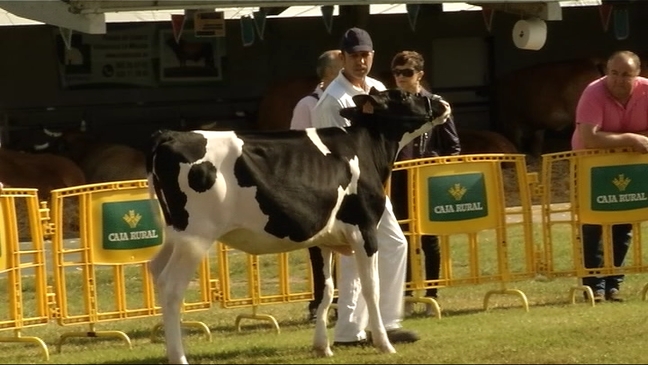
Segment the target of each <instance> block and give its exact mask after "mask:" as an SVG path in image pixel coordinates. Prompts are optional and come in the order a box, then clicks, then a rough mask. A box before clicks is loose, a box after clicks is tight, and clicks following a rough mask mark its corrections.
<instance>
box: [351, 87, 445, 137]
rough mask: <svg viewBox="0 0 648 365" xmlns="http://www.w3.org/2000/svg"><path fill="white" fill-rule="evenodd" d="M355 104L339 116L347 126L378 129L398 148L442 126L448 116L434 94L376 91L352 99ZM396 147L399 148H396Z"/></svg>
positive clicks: (393, 90) (440, 99)
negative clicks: (363, 124) (362, 124)
mask: <svg viewBox="0 0 648 365" xmlns="http://www.w3.org/2000/svg"><path fill="white" fill-rule="evenodd" d="M353 101H354V103H355V104H356V106H355V107H353V108H345V109H342V110H341V111H340V115H341V116H343V117H345V118H347V119H349V120H350V121H351V125H354V124H357V123H363V121H366V122H367V126H368V127H369V128H372V127H371V125H372V124H374V125H375V127H377V128H380V129H381V130H382V131H383V133H384V134H385V136H386V137H387V138H388V139H391V140H394V141H398V142H399V145H400V146H399V147H400V148H402V147H403V146H405V145H406V144H407V143H409V142H410V141H412V140H413V139H414V138H416V137H417V136H419V135H421V134H423V133H425V132H427V131H429V130H431V129H432V128H433V127H434V126H436V125H439V124H443V123H444V122H445V121H446V119H447V118H448V116H449V115H450V112H451V108H450V105H449V104H448V103H447V102H446V101H445V100H443V98H441V97H440V96H438V95H433V96H432V97H426V96H423V95H421V94H412V93H408V92H406V91H402V90H399V89H390V90H385V91H377V90H376V89H375V88H372V89H371V91H369V94H361V95H356V96H354V97H353ZM400 148H399V149H400Z"/></svg>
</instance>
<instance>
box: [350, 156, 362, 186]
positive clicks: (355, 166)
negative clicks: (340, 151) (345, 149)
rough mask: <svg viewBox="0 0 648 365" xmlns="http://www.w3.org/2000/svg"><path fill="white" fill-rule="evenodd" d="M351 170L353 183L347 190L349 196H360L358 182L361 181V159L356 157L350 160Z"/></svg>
mask: <svg viewBox="0 0 648 365" xmlns="http://www.w3.org/2000/svg"><path fill="white" fill-rule="evenodd" d="M349 168H350V170H351V182H350V183H349V187H348V188H347V194H358V180H360V159H359V158H358V156H355V157H354V158H352V159H351V160H349Z"/></svg>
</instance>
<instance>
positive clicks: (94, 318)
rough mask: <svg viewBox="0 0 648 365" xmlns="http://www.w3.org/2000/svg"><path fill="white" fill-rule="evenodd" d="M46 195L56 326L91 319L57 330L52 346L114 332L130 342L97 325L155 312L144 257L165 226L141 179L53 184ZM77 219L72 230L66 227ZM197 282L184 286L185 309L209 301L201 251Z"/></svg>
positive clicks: (154, 247) (200, 325)
mask: <svg viewBox="0 0 648 365" xmlns="http://www.w3.org/2000/svg"><path fill="white" fill-rule="evenodd" d="M51 200H52V203H51V204H52V206H51V228H52V230H53V236H52V245H53V251H54V252H53V263H54V288H55V296H54V302H55V309H56V310H55V313H54V315H53V317H54V318H56V320H57V322H58V324H59V325H61V326H68V325H78V324H87V325H88V326H89V331H72V332H67V333H64V334H62V335H61V336H60V339H59V342H58V344H57V348H58V351H60V350H61V346H62V344H63V342H64V341H65V340H66V339H67V338H70V337H117V338H120V339H122V340H124V341H125V342H126V343H127V344H128V346H129V347H132V345H131V341H130V338H129V337H128V336H127V335H126V334H125V333H124V332H122V331H99V330H97V329H96V325H97V324H99V323H102V322H106V321H115V320H122V319H130V318H143V317H150V316H154V315H159V314H160V313H161V311H160V308H159V307H158V306H157V305H156V304H155V294H154V288H153V280H152V278H151V276H150V274H149V271H148V269H147V262H148V260H149V259H150V258H151V257H152V255H153V254H155V253H156V252H157V250H158V249H159V245H160V244H161V243H162V235H163V230H162V227H161V226H160V223H161V220H160V218H159V216H157V215H156V214H153V209H152V205H151V204H152V202H151V201H150V197H149V193H148V190H147V182H146V180H132V181H122V182H115V183H105V184H93V185H84V186H78V187H72V188H65V189H58V190H54V191H52V196H51ZM75 222H76V224H77V225H78V232H79V234H78V236H74V235H73V234H71V233H70V232H66V230H65V229H64V228H65V227H69V226H70V225H71V224H72V225H73V224H74V223H75ZM197 282H198V285H197V290H198V292H197V293H189V295H188V296H189V297H190V298H192V299H190V300H188V301H185V303H184V308H183V310H184V311H185V312H188V311H196V310H205V309H209V308H210V307H211V299H212V293H211V290H212V287H211V285H212V283H211V282H210V280H209V262H208V259H207V258H206V259H205V260H204V262H203V264H202V265H201V267H200V270H199V273H198V278H197ZM127 292H128V293H127ZM70 293H73V294H72V295H71V294H70ZM183 325H185V326H192V327H198V328H200V329H202V330H203V331H205V333H206V335H207V337H208V338H209V339H211V334H210V331H209V328H208V327H207V326H206V325H205V324H203V323H201V322H184V323H183ZM159 327H160V325H157V326H156V327H155V328H154V329H153V334H154V333H155V331H156V330H157V329H158V328H159Z"/></svg>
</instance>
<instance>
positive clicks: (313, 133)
mask: <svg viewBox="0 0 648 365" xmlns="http://www.w3.org/2000/svg"><path fill="white" fill-rule="evenodd" d="M306 135H307V136H308V138H309V139H310V140H311V142H313V144H314V145H315V147H317V149H318V150H320V152H322V154H323V155H324V156H326V155H329V154H330V153H331V150H329V149H328V147H326V145H325V144H324V142H322V139H321V138H320V136H319V134H317V129H315V128H306Z"/></svg>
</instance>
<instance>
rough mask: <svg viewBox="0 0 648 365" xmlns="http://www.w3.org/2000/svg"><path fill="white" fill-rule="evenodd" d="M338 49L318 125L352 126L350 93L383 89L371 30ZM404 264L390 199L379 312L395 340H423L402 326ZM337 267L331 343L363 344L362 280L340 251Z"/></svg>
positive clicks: (349, 34) (381, 243)
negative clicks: (345, 113)
mask: <svg viewBox="0 0 648 365" xmlns="http://www.w3.org/2000/svg"><path fill="white" fill-rule="evenodd" d="M340 48H341V50H342V63H343V69H342V70H341V71H340V73H339V75H338V76H337V77H336V78H335V80H333V81H332V82H331V84H330V85H329V86H328V87H327V88H326V90H325V91H324V93H323V95H322V96H321V97H320V100H319V101H318V102H317V105H316V106H315V109H314V110H313V117H314V118H313V126H314V127H316V128H323V127H344V126H349V125H350V122H349V121H348V120H347V119H345V118H343V117H342V116H341V115H340V110H341V109H342V108H346V107H354V106H355V103H354V102H353V99H352V97H353V96H355V95H358V94H367V93H368V92H369V90H370V89H371V88H372V87H375V88H376V89H377V90H379V91H382V90H385V86H384V85H383V84H382V83H381V82H380V81H378V80H375V79H373V78H371V77H369V76H367V74H369V71H371V66H372V64H373V58H374V50H373V42H372V40H371V37H370V36H369V33H367V32H366V31H365V30H363V29H360V28H351V29H349V30H347V31H346V32H345V33H344V36H343V37H342V43H341V47H340ZM406 267H407V240H406V239H405V235H403V231H402V230H401V227H400V225H399V224H398V221H397V220H396V217H395V215H394V211H393V209H392V205H391V202H390V201H389V199H387V202H386V204H385V211H384V213H383V216H382V218H381V221H380V224H379V226H378V277H379V281H380V314H381V316H382V319H383V322H384V323H385V328H386V329H387V336H388V337H389V340H390V341H391V342H392V343H403V342H414V341H417V340H418V339H419V337H418V335H417V334H416V333H414V332H411V331H407V330H404V329H402V325H401V321H402V318H403V290H404V285H405V272H406ZM339 270H340V280H339V282H338V319H337V323H336V325H335V334H334V343H333V345H338V346H345V345H346V346H353V345H362V344H364V343H365V342H366V341H367V334H366V332H365V327H366V326H367V324H368V313H367V305H366V303H365V300H364V298H363V297H362V296H361V295H360V294H361V293H360V290H361V289H360V279H359V277H358V270H357V267H356V263H355V260H354V259H353V257H350V256H342V257H341V258H340V267H339Z"/></svg>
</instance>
